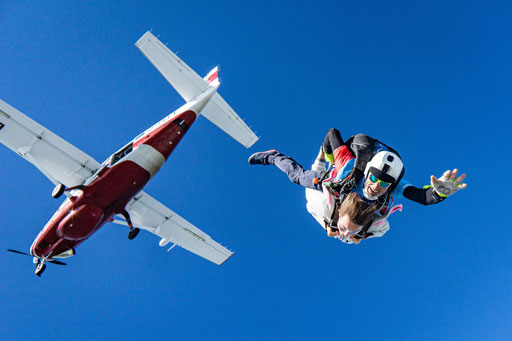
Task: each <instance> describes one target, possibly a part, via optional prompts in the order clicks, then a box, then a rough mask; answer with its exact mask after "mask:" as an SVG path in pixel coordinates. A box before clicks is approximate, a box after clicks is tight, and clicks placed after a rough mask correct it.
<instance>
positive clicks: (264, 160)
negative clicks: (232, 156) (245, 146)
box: [248, 149, 278, 166]
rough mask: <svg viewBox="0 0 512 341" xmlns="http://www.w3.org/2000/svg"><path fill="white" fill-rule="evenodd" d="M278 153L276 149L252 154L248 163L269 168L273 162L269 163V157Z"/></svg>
mask: <svg viewBox="0 0 512 341" xmlns="http://www.w3.org/2000/svg"><path fill="white" fill-rule="evenodd" d="M277 153H278V151H277V150H276V149H272V150H267V151H266V152H257V153H254V154H252V155H251V156H250V157H249V160H248V161H249V164H250V165H263V166H268V165H271V164H272V163H271V162H269V160H268V157H269V156H272V155H274V154H277Z"/></svg>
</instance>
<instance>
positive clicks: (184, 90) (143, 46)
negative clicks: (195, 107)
mask: <svg viewBox="0 0 512 341" xmlns="http://www.w3.org/2000/svg"><path fill="white" fill-rule="evenodd" d="M135 45H136V46H137V47H138V48H139V50H140V51H141V52H142V53H143V54H144V55H145V56H146V58H147V59H148V60H149V61H150V62H151V63H152V64H153V65H154V66H155V67H156V68H157V69H158V71H160V73H161V74H162V76H164V78H165V79H166V80H167V81H168V82H169V83H170V84H171V85H172V86H173V87H174V89H176V91H177V92H178V93H179V94H180V95H181V97H183V98H184V99H185V101H187V102H190V101H192V100H194V99H195V98H197V97H198V96H200V95H201V94H202V93H203V92H205V91H206V90H207V89H209V88H210V87H217V86H218V85H219V78H218V77H219V75H218V71H219V70H218V67H216V68H214V69H213V70H212V71H210V73H208V75H207V76H206V77H205V78H204V79H203V78H202V77H201V76H199V75H198V74H197V73H196V72H195V71H194V70H192V69H191V68H190V67H189V66H188V65H187V64H185V63H184V62H183V61H182V60H181V59H180V58H178V56H176V55H175V54H174V53H172V52H171V50H169V49H168V48H167V47H166V46H165V45H164V44H162V42H161V41H160V40H158V39H157V38H156V37H155V36H154V35H153V34H152V33H151V32H146V33H145V34H144V35H143V36H142V37H141V38H140V39H139V40H138V41H137V42H136V43H135ZM201 114H202V115H203V116H204V117H206V118H207V119H208V120H209V121H211V122H212V123H213V124H215V125H216V126H217V127H219V128H220V129H222V130H223V131H224V132H225V133H226V134H228V135H229V136H231V137H232V138H234V139H235V140H237V141H238V142H240V143H241V144H242V145H244V146H245V147H247V148H249V147H250V146H252V145H253V144H254V143H255V142H256V141H257V140H258V137H257V136H256V135H255V134H254V132H253V131H252V130H251V129H250V128H249V127H248V126H247V125H246V124H245V122H244V121H243V120H242V119H241V118H240V117H239V116H238V114H237V113H236V112H235V111H234V110H233V109H232V108H231V107H230V106H229V104H227V103H226V101H224V99H223V98H222V97H221V96H220V95H219V94H218V93H217V94H215V95H213V97H212V99H211V101H210V103H209V104H208V105H207V106H206V107H205V108H204V109H203V111H202V112H201Z"/></svg>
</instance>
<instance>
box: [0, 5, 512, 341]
mask: <svg viewBox="0 0 512 341" xmlns="http://www.w3.org/2000/svg"><path fill="white" fill-rule="evenodd" d="M510 11H511V6H510V5H509V4H508V2H506V1H500V2H494V1H487V2H485V4H484V3H483V2H481V1H464V2H462V1H429V2H428V4H426V3H425V2H423V1H413V2H411V1H392V2H389V1H387V2H382V1H367V2H364V3H361V4H355V2H353V1H323V2H319V1H316V2H312V1H311V2H306V1H280V2H277V3H276V2H275V1H252V2H241V1H226V2H213V1H180V2H171V1H154V2H150V1H129V2H125V1H20V0H4V1H2V2H0V48H1V53H0V80H1V81H0V98H2V99H3V100H5V101H6V102H8V103H10V104H11V105H13V106H14V107H16V108H18V109H19V110H21V111H22V112H24V113H25V114H26V115H28V116H30V117H32V118H33V119H35V120H36V121H38V122H39V123H41V124H42V125H44V126H46V127H47V128H49V129H50V130H52V131H53V132H55V133H56V134H58V135H60V136H61V137H63V138H64V139H66V140H68V141H69V142H71V143H72V144H74V145H75V146H77V147H78V148H80V149H82V150H84V151H85V152H86V153H88V154H89V155H91V156H93V157H94V158H96V159H97V160H98V161H100V162H101V161H103V160H104V159H106V158H107V157H108V156H109V155H110V154H111V153H112V152H114V151H115V150H117V149H118V148H119V147H121V146H123V145H124V144H125V143H126V142H128V141H129V140H131V139H132V138H133V137H134V136H136V135H137V134H139V133H140V132H141V131H143V130H144V129H146V128H147V127H149V126H150V125H152V124H153V123H155V122H156V121H158V120H159V119H160V118H162V117H163V116H165V115H166V114H168V113H169V112H171V111H173V110H174V109H176V108H177V107H179V106H180V105H182V104H183V100H182V99H181V97H179V95H178V94H177V93H176V92H175V91H174V89H173V88H172V87H171V86H170V85H169V84H168V83H167V82H166V81H165V80H164V78H163V77H161V75H160V74H159V73H158V71H157V70H156V69H154V68H153V66H152V65H151V64H150V63H149V62H148V61H147V60H146V59H145V57H144V56H143V55H142V54H141V53H140V52H139V51H138V50H137V48H135V47H134V46H133V44H134V43H135V41H137V39H138V38H139V37H140V36H141V35H142V34H144V32H145V31H146V30H149V29H153V33H154V34H155V35H160V39H161V40H162V41H163V42H167V43H168V46H169V47H170V48H171V49H172V50H173V51H177V52H178V53H179V56H180V57H181V58H183V59H184V60H185V62H187V63H188V64H189V65H190V66H191V67H192V68H194V69H195V70H196V71H197V72H198V73H199V74H206V73H207V72H208V71H209V70H210V69H212V68H213V67H214V66H216V65H217V64H220V65H221V67H222V70H221V78H222V81H223V83H222V85H221V88H220V93H221V94H222V96H223V97H224V98H225V99H226V100H227V101H228V102H229V103H230V104H231V105H232V107H233V108H234V109H235V110H236V111H237V112H238V113H239V114H240V116H242V117H244V118H246V120H247V122H248V123H249V124H250V125H252V126H253V128H254V129H255V130H256V131H257V132H258V135H260V136H261V139H260V141H259V142H258V143H257V144H256V145H255V146H254V147H253V148H251V149H250V150H246V149H245V148H244V147H242V146H241V145H239V144H238V143H236V142H235V141H234V140H232V139H230V138H229V137H228V136H227V135H225V134H223V133H222V132H221V131H220V130H219V129H217V128H216V127H215V126H213V125H212V124H211V123H210V122H208V121H207V120H205V119H199V120H198V121H197V122H196V123H195V124H194V126H193V129H191V130H190V131H189V132H188V133H187V136H186V137H185V138H184V140H183V141H182V142H181V144H180V145H179V147H178V148H177V149H176V151H175V153H174V154H173V155H171V158H170V159H169V161H168V163H167V164H166V165H165V166H164V168H163V169H162V170H161V171H160V173H159V174H158V175H157V176H156V177H155V178H154V179H153V181H152V182H151V183H150V184H149V185H148V186H147V187H146V191H147V192H149V193H150V194H151V195H153V196H155V197H156V198H158V199H159V200H160V201H161V202H163V203H164V204H166V205H168V206H169V207H170V208H171V209H173V210H175V211H176V212H177V213H179V214H180V215H182V216H183V217H185V218H186V219H188V220H189V221H191V222H192V223H194V224H195V225H197V226H198V227H200V228H201V229H203V230H204V231H205V232H207V233H208V234H210V235H211V236H212V237H213V238H214V239H216V240H217V241H219V242H222V243H223V244H224V245H227V246H228V247H229V248H231V249H233V250H234V251H235V255H234V256H233V257H232V258H231V259H230V260H229V261H228V262H226V263H225V264H224V265H222V266H220V267H219V266H216V265H214V264H212V263H209V262H207V261H205V260H203V259H202V258H200V257H197V256H195V255H193V254H190V253H188V252H187V251H185V250H183V249H179V248H176V249H174V250H173V251H172V252H171V253H170V254H167V253H166V249H164V248H160V247H159V246H158V238H156V237H155V236H153V235H150V234H148V233H141V234H140V235H139V237H137V239H135V240H134V241H129V240H128V239H127V229H126V228H124V227H121V226H117V225H110V224H109V225H106V226H104V227H103V228H102V229H101V230H100V231H98V233H96V234H95V235H93V236H92V237H91V238H90V239H89V240H88V241H87V242H86V243H84V244H82V245H81V246H80V247H79V248H78V249H77V255H76V256H75V257H74V258H72V259H70V260H69V265H68V266H67V267H57V266H52V265H51V264H50V265H49V267H48V269H47V270H46V272H45V274H44V275H43V277H42V278H37V277H35V276H34V275H33V270H34V267H33V264H32V263H31V260H30V258H28V257H27V258H25V257H21V256H17V255H15V254H11V253H7V252H5V251H2V252H1V257H0V270H1V273H2V276H1V279H0V302H1V304H0V330H1V332H2V339H5V340H8V339H30V338H40V337H41V336H44V337H46V338H47V339H54V340H58V339H61V340H62V339H65V338H66V339H69V338H70V337H71V338H72V339H74V340H89V339H92V338H101V339H114V340H116V339H127V340H146V339H147V340H154V339H166V338H173V339H177V340H261V339H273V340H276V339H285V340H314V339H320V340H326V339H331V338H333V339H347V340H382V339H383V340H411V339H414V340H454V339H458V340H484V339H485V340H504V339H508V338H510V335H511V334H512V323H511V321H512V308H511V307H512V293H511V290H510V283H511V280H512V270H511V256H512V252H511V246H510V245H511V243H512V237H511V231H510V229H511V224H510V218H511V215H510V210H511V206H512V205H511V199H510V197H511V196H510V193H511V191H512V188H511V185H510V184H511V181H510V170H511V166H512V163H511V162H510V150H509V148H510V147H509V145H510V141H509V138H508V137H507V136H508V135H510V130H511V128H512V122H511V119H510V113H511V109H512V108H511V107H512V106H511V90H512V87H511V79H512V72H511V63H510V61H511V60H512V45H511V41H510V36H511V34H512V28H511V24H510ZM331 127H337V128H338V129H340V131H341V132H342V134H343V136H345V137H348V136H350V135H353V134H356V133H360V132H364V133H367V134H369V135H371V136H375V137H378V138H379V139H381V140H382V141H384V142H386V143H388V144H390V145H391V146H393V147H395V148H396V149H398V150H399V151H400V152H401V154H402V156H403V158H404V161H405V164H406V169H407V173H406V178H407V179H408V180H409V181H410V182H411V183H413V184H415V185H418V186H423V185H425V184H427V183H428V181H429V176H430V175H431V174H435V175H441V173H442V172H443V171H444V170H446V169H448V168H455V167H458V168H459V169H460V170H461V171H463V172H466V173H467V174H468V178H467V182H468V184H469V186H468V188H467V189H466V190H465V191H463V192H461V193H458V194H457V195H455V196H454V197H452V198H449V199H448V200H446V201H445V202H443V203H441V204H439V205H437V206H431V207H423V206H421V205H419V204H416V203H413V202H404V212H403V213H400V214H396V215H395V216H393V217H392V221H391V225H392V227H391V230H390V232H388V233H387V234H386V235H385V236H384V237H383V238H379V239H372V240H369V241H366V242H363V243H362V244H361V245H359V246H350V245H344V244H342V243H340V242H338V241H336V240H334V239H329V238H327V237H326V236H325V233H324V232H323V230H322V229H321V228H320V226H319V225H318V224H317V223H316V222H315V220H314V219H313V218H312V217H310V216H309V215H308V213H307V212H306V210H305V197H304V190H303V189H302V188H300V187H299V186H297V185H294V184H291V183H290V182H289V181H288V179H287V178H286V177H285V176H284V175H283V174H281V173H280V172H279V171H277V169H275V168H271V167H268V168H263V167H256V166H255V167H251V166H249V165H248V164H247V157H248V156H249V155H250V154H251V153H253V152H255V151H258V150H266V149H270V148H278V149H279V150H280V151H282V152H284V153H287V154H290V155H292V156H294V157H295V158H296V159H297V160H298V161H299V162H301V163H302V164H304V165H305V166H309V165H310V164H311V163H312V161H313V159H314V156H315V155H316V152H317V150H318V148H319V146H320V143H321V141H322V139H323V136H324V134H325V132H326V131H327V130H328V129H329V128H331ZM0 165H1V166H0V179H1V188H0V193H1V197H2V199H1V207H2V210H1V214H0V227H1V228H0V250H5V249H7V248H15V249H20V250H24V251H28V249H29V247H30V244H31V243H32V241H33V239H34V238H35V237H36V235H37V233H38V232H39V230H40V229H41V228H42V227H43V226H44V224H45V223H46V221H47V220H48V219H49V218H50V216H51V215H52V214H53V212H54V211H55V210H56V209H57V207H58V206H59V204H60V202H59V201H58V200H53V199H51V197H50V193H51V190H52V188H53V185H52V184H51V183H50V181H48V180H47V179H46V178H45V177H44V176H43V175H42V174H40V173H39V172H38V170H37V169H36V168H34V167H33V166H32V165H30V164H29V163H27V162H26V161H24V160H23V159H22V158H20V157H19V156H17V155H16V154H15V153H13V152H11V151H10V150H8V149H7V148H5V147H3V146H0Z"/></svg>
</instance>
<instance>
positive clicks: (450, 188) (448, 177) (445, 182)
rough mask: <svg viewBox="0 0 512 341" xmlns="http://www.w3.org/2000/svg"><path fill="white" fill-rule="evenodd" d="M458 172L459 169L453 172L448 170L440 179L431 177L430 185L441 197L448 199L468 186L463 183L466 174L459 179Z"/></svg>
mask: <svg viewBox="0 0 512 341" xmlns="http://www.w3.org/2000/svg"><path fill="white" fill-rule="evenodd" d="M458 172H459V170H458V169H454V170H453V171H450V170H447V171H446V172H444V173H443V176H442V177H440V178H439V179H437V178H436V177H435V176H433V175H432V176H430V183H431V184H432V187H434V190H435V191H436V193H437V194H438V195H439V196H441V197H443V198H446V197H449V196H450V195H452V194H454V193H455V192H457V191H458V190H459V189H461V188H466V186H467V184H466V183H462V180H464V178H465V177H466V174H462V175H461V176H459V177H457V173H458Z"/></svg>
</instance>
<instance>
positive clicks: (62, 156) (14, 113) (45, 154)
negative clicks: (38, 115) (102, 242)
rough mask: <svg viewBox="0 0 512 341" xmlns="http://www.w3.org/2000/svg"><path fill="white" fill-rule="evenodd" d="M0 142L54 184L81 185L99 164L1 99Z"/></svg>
mask: <svg viewBox="0 0 512 341" xmlns="http://www.w3.org/2000/svg"><path fill="white" fill-rule="evenodd" d="M0 142H1V143H3V144H4V145H6V146H7V147H8V148H10V149H11V150H13V151H14V152H16V153H18V154H19V155H20V156H21V157H23V158H24V159H25V160H27V161H28V162H30V163H32V164H33V165H34V166H36V167H37V168H38V169H39V170H40V171H41V172H42V173H43V174H44V175H45V176H46V177H47V178H48V179H50V181H51V182H53V183H54V184H55V185H57V184H59V183H61V184H64V185H65V186H67V187H72V186H76V185H80V184H82V183H83V182H84V180H85V179H87V178H88V177H89V176H91V174H92V173H94V171H95V170H96V169H97V168H98V167H99V166H100V164H99V163H98V162H97V161H96V160H94V159H93V158H92V157H90V156H89V155H87V154H85V153H84V152H82V151H81V150H80V149H78V148H76V147H75V146H73V145H72V144H70V143H69V142H66V141H65V140H63V139H62V138H60V137H59V136H57V135H55V134H54V133H52V132H51V131H50V130H48V129H46V128H45V127H43V126H41V125H40V124H38V123H37V122H35V121H34V120H32V119H30V118H29V117H27V116H25V115H24V114H22V113H21V112H19V111H18V110H16V109H15V108H13V107H11V106H10V105H9V104H7V103H5V102H4V101H2V100H0Z"/></svg>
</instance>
